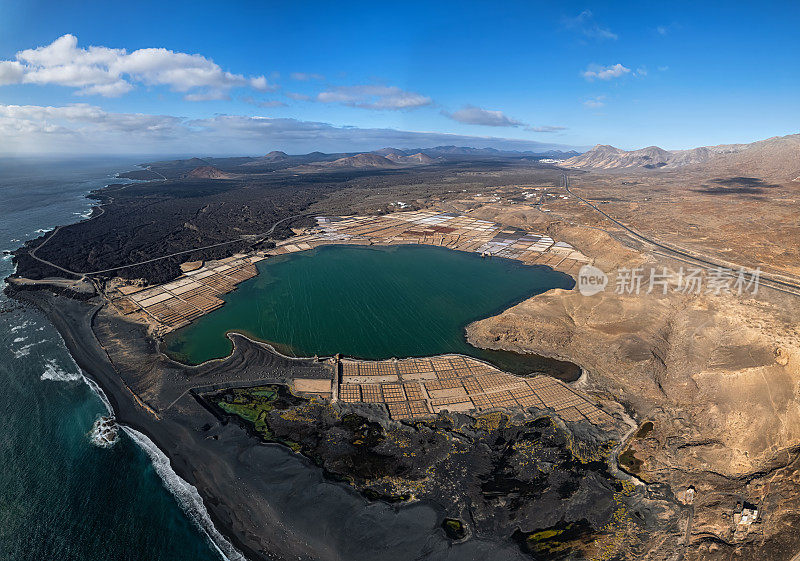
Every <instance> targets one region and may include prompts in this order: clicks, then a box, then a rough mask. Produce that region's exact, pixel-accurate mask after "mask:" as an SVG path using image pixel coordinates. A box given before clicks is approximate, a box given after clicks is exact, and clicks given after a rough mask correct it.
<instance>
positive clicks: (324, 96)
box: [315, 84, 433, 111]
mask: <svg viewBox="0 0 800 561" xmlns="http://www.w3.org/2000/svg"><path fill="white" fill-rule="evenodd" d="M315 99H316V100H317V101H320V102H322V103H340V104H342V105H347V106H349V107H360V108H361V109H379V110H381V109H382V110H390V111H397V110H401V109H416V108H417V107H424V106H426V105H431V104H432V103H433V100H432V99H431V98H429V97H427V96H424V95H422V94H418V93H416V92H411V91H406V90H403V89H400V88H398V87H397V86H383V85H374V84H373V85H359V86H337V87H333V88H329V89H327V90H325V91H324V92H321V93H319V94H317V97H316V98H315Z"/></svg>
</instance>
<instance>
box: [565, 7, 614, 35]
mask: <svg viewBox="0 0 800 561" xmlns="http://www.w3.org/2000/svg"><path fill="white" fill-rule="evenodd" d="M564 27H566V28H567V29H571V30H574V31H577V32H579V33H581V34H582V35H584V36H586V37H589V38H590V39H597V40H603V39H611V40H616V39H617V37H618V36H617V34H616V33H614V32H613V31H611V30H610V29H609V28H607V27H603V26H602V25H600V24H599V23H597V21H596V20H595V18H594V14H592V12H591V11H590V10H584V11H582V12H581V13H580V14H578V15H577V16H575V17H574V18H565V19H564Z"/></svg>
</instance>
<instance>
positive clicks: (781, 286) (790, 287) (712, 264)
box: [561, 173, 800, 296]
mask: <svg viewBox="0 0 800 561" xmlns="http://www.w3.org/2000/svg"><path fill="white" fill-rule="evenodd" d="M561 176H562V178H563V180H564V189H565V190H566V191H567V193H569V194H570V195H572V196H573V197H575V198H576V199H578V200H579V201H581V202H582V203H584V204H585V205H587V206H589V207H591V208H593V209H594V210H596V211H597V212H599V213H600V214H602V215H603V216H605V217H606V218H607V219H608V220H610V221H611V222H613V223H614V224H616V225H617V226H619V227H620V228H622V229H623V230H625V231H626V232H628V233H629V234H630V235H631V236H633V237H634V238H636V239H638V240H639V241H642V242H644V243H646V244H649V245H652V246H655V247H657V248H659V249H661V250H663V251H666V252H667V253H668V254H669V255H670V256H678V257H680V258H683V260H689V261H690V262H691V263H693V264H695V265H699V266H701V267H703V268H723V269H729V268H730V264H729V263H722V262H718V261H714V260H712V259H710V258H708V257H704V256H699V255H695V254H693V253H691V252H689V251H688V250H685V249H681V248H676V247H671V246H668V245H665V244H663V243H661V242H659V241H657V240H654V239H652V238H648V237H646V236H644V235H642V234H640V233H639V232H637V231H636V230H633V229H632V228H630V227H628V226H626V225H625V224H623V223H622V222H620V221H619V220H617V219H615V218H613V217H611V216H609V215H608V214H607V213H606V212H605V211H603V210H602V209H600V208H598V207H597V205H595V204H593V203H591V202H589V201H587V200H586V199H584V198H583V197H581V196H580V195H578V194H577V193H575V192H574V191H572V190H571V189H570V188H569V177H568V176H567V174H566V173H562V174H561ZM742 268H743V269H747V268H746V267H742ZM759 284H761V285H763V286H768V287H770V288H772V289H774V290H778V291H780V292H784V293H786V294H792V295H794V296H800V284H798V283H793V282H788V281H783V280H780V279H776V278H774V277H773V276H771V275H769V274H765V273H764V272H761V273H760V278H759Z"/></svg>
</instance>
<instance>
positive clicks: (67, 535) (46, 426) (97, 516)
mask: <svg viewBox="0 0 800 561" xmlns="http://www.w3.org/2000/svg"><path fill="white" fill-rule="evenodd" d="M134 163H135V162H133V161H126V160H116V161H110V160H104V161H96V160H84V161H61V162H52V161H50V162H42V161H33V160H12V159H0V198H2V201H3V203H2V205H0V250H12V249H15V248H17V247H19V246H20V245H21V244H22V243H23V242H24V241H25V240H26V239H29V238H32V237H37V236H38V235H40V233H41V232H40V231H39V232H37V230H41V231H44V230H46V229H49V228H52V227H53V226H56V225H58V224H67V223H70V222H74V221H76V220H80V219H81V217H82V216H85V215H87V212H88V211H89V209H90V205H91V201H89V200H88V199H86V198H85V194H86V193H87V192H88V191H90V190H91V189H96V188H99V187H102V186H103V185H105V184H107V183H110V182H114V181H115V180H113V179H112V175H113V174H114V173H115V172H118V171H124V170H127V169H131V168H132V167H133V165H134ZM12 272H13V266H12V264H11V260H10V257H9V256H7V255H6V256H3V259H2V260H0V278H5V277H6V276H8V275H9V274H11V273H12ZM0 309H3V310H9V311H4V312H3V313H0V387H2V391H0V415H2V419H3V430H2V433H0V559H3V560H9V561H33V560H37V561H38V560H50V559H58V560H59V561H110V560H123V559H124V560H126V561H190V560H191V561H211V560H218V559H220V557H219V555H218V554H217V553H215V551H214V550H213V549H212V546H211V545H210V544H209V542H208V540H207V539H206V538H205V535H204V534H203V533H202V532H201V530H200V529H199V528H198V527H197V526H196V525H195V524H194V523H193V522H192V521H191V520H190V519H189V518H188V517H187V516H186V515H185V514H184V512H183V511H182V510H181V508H180V507H179V505H178V503H177V502H176V500H175V498H174V497H173V496H172V495H171V494H170V492H169V491H168V490H167V489H166V488H165V487H164V484H163V483H162V480H161V479H160V478H159V476H158V474H157V473H156V471H155V469H154V467H153V465H152V463H151V461H150V458H149V457H148V455H147V454H146V453H145V452H144V451H143V450H142V449H141V448H140V447H139V446H138V445H137V444H136V443H134V442H133V441H132V440H131V439H130V438H129V437H128V436H126V435H125V434H121V436H120V439H119V441H118V442H117V443H116V444H114V445H113V446H111V447H109V448H100V447H97V446H95V445H93V444H92V442H91V440H90V438H89V435H88V433H89V431H90V430H91V428H92V423H93V422H94V421H95V420H96V419H97V418H98V417H99V416H100V415H106V414H107V409H106V407H105V405H104V404H103V402H102V401H101V399H100V398H99V397H98V394H97V393H95V392H94V391H93V390H92V389H91V388H90V387H89V386H88V385H87V384H86V383H85V382H84V378H83V373H82V372H81V370H80V369H79V368H78V367H77V366H76V365H75V363H74V362H73V361H72V359H71V357H70V356H69V353H68V352H67V350H66V348H65V346H64V344H63V342H62V341H61V339H60V337H59V335H58V333H57V332H56V330H55V329H54V328H53V327H52V326H51V325H50V324H49V323H48V322H47V321H46V320H45V318H44V317H43V316H42V315H41V314H39V313H38V312H37V311H36V310H33V309H30V308H26V307H21V306H19V305H17V304H15V303H14V302H11V301H9V300H8V299H7V298H6V297H5V296H4V295H0Z"/></svg>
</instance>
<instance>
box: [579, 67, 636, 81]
mask: <svg viewBox="0 0 800 561" xmlns="http://www.w3.org/2000/svg"><path fill="white" fill-rule="evenodd" d="M630 71H631V69H630V68H626V67H625V66H622V65H621V64H619V63H617V64H614V65H612V66H600V65H597V64H591V65H589V67H588V68H587V69H586V70H584V71H583V77H584V78H586V79H587V80H589V81H590V82H591V81H593V80H611V79H613V78H619V77H620V76H624V75H625V74H628V73H630Z"/></svg>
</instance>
